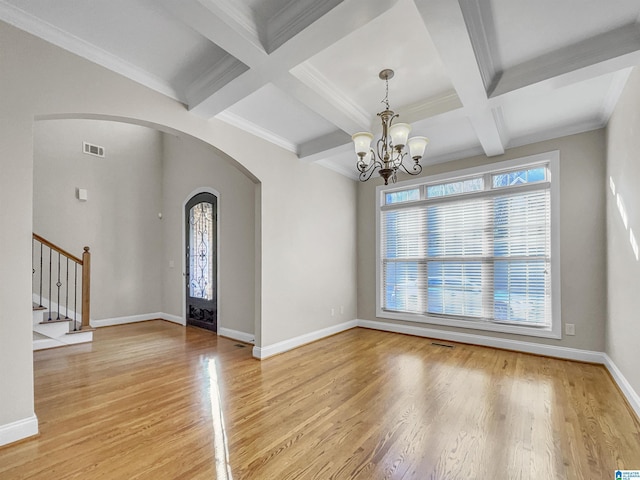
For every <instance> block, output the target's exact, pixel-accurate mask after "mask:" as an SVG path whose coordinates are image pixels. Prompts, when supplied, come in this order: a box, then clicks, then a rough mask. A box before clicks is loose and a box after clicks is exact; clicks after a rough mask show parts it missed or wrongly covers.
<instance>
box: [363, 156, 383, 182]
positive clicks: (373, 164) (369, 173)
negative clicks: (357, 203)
mask: <svg viewBox="0 0 640 480" xmlns="http://www.w3.org/2000/svg"><path fill="white" fill-rule="evenodd" d="M381 167H382V164H381V163H380V162H379V161H377V160H375V161H373V162H371V165H370V166H369V168H367V169H366V170H360V175H358V178H359V180H360V181H361V182H366V181H367V180H369V179H370V178H371V176H372V175H373V172H375V171H376V169H377V168H381Z"/></svg>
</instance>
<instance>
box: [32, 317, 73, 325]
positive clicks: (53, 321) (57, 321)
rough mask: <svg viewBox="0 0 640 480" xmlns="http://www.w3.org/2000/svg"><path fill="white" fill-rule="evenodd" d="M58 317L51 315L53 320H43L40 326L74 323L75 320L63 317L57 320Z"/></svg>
mask: <svg viewBox="0 0 640 480" xmlns="http://www.w3.org/2000/svg"><path fill="white" fill-rule="evenodd" d="M57 316H58V315H55V314H51V320H43V321H42V322H40V325H46V324H48V323H60V322H73V318H64V317H62V316H61V317H60V318H56V317H57Z"/></svg>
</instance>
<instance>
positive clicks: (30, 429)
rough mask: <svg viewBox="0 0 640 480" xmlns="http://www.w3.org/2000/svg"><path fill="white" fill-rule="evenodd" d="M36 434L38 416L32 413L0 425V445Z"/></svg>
mask: <svg viewBox="0 0 640 480" xmlns="http://www.w3.org/2000/svg"><path fill="white" fill-rule="evenodd" d="M37 434H38V417H36V416H35V415H32V416H30V417H28V418H23V419H22V420H18V421H17V422H11V423H7V424H6V425H0V446H2V445H7V444H9V443H13V442H17V441H18V440H22V439H24V438H28V437H33V436H34V435H37Z"/></svg>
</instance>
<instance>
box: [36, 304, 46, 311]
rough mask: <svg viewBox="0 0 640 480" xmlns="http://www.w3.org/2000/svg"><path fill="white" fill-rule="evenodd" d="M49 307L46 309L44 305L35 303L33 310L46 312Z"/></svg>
mask: <svg viewBox="0 0 640 480" xmlns="http://www.w3.org/2000/svg"><path fill="white" fill-rule="evenodd" d="M46 309H47V307H44V306H42V305H38V304H37V303H33V310H46Z"/></svg>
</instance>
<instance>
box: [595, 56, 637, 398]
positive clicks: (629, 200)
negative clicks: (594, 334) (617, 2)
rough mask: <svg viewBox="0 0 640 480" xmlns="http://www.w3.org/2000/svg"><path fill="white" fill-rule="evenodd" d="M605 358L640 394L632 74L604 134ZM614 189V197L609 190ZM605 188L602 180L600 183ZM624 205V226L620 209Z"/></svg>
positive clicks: (634, 91) (634, 83) (634, 81)
mask: <svg viewBox="0 0 640 480" xmlns="http://www.w3.org/2000/svg"><path fill="white" fill-rule="evenodd" d="M607 144H608V148H607V178H606V184H607V227H606V230H607V279H608V285H607V295H608V311H607V317H608V322H607V350H606V351H607V353H608V354H609V356H610V357H611V359H612V360H613V361H614V363H615V364H616V365H617V366H618V368H619V369H620V370H621V372H622V374H623V375H624V376H625V378H626V379H627V381H628V382H629V383H630V384H631V386H632V387H633V389H634V390H635V391H636V392H640V369H639V368H638V366H639V365H640V353H639V350H638V346H639V345H640V262H639V261H638V258H637V256H636V255H635V253H634V251H633V247H632V243H631V233H632V232H633V235H634V237H635V239H636V242H640V189H639V188H638V184H640V161H638V152H640V71H639V70H638V69H635V70H634V71H633V73H632V74H631V76H630V77H629V80H628V82H627V85H626V87H625V89H624V91H623V93H622V96H621V97H620V100H619V101H618V105H617V106H616V109H615V111H614V113H613V115H612V117H611V119H610V121H609V125H608V128H607ZM609 178H612V179H613V181H614V183H615V195H614V193H613V192H612V191H611V189H610V188H609V187H608V182H609ZM603 183H605V180H604V179H603ZM618 195H619V196H620V198H621V199H622V204H623V205H624V211H625V212H626V215H627V225H626V226H625V224H624V222H623V217H622V215H621V213H620V210H619V209H618V205H617V203H618V202H617V198H616V197H617V196H618Z"/></svg>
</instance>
